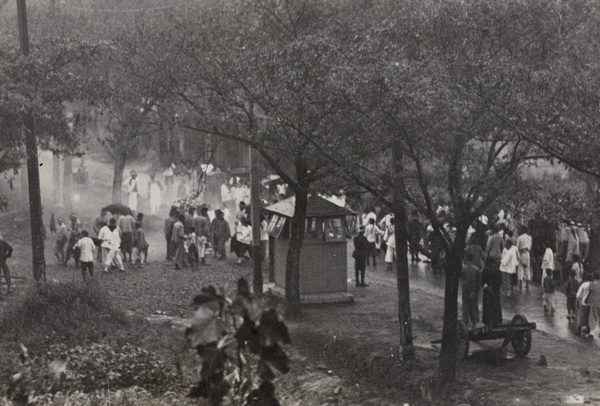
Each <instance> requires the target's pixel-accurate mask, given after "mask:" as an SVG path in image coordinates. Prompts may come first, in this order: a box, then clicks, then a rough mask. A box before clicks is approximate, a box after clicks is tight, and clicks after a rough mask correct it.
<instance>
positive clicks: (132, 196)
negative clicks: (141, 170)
mask: <svg viewBox="0 0 600 406" xmlns="http://www.w3.org/2000/svg"><path fill="white" fill-rule="evenodd" d="M130 175H131V177H130V178H129V182H127V192H128V193H129V201H128V203H129V204H128V206H129V208H130V209H131V210H133V211H137V204H138V181H137V172H136V171H135V170H132V171H131V172H130Z"/></svg>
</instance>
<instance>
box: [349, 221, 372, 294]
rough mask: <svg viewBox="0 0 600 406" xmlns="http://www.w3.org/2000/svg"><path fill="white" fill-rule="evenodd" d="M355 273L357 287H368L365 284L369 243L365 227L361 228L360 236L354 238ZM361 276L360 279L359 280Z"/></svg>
mask: <svg viewBox="0 0 600 406" xmlns="http://www.w3.org/2000/svg"><path fill="white" fill-rule="evenodd" d="M353 241H354V252H353V253H352V257H354V272H355V278H356V286H358V287H363V288H364V287H367V286H369V285H367V284H366V283H365V271H366V269H367V256H368V255H369V242H368V241H367V237H365V226H360V228H359V229H358V235H357V236H356V237H354V240H353ZM359 276H360V278H359Z"/></svg>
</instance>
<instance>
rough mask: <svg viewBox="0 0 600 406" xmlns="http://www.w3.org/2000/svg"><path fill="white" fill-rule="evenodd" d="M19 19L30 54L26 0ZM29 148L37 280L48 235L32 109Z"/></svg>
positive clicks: (27, 121) (42, 274) (41, 278)
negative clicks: (46, 232) (44, 232)
mask: <svg viewBox="0 0 600 406" xmlns="http://www.w3.org/2000/svg"><path fill="white" fill-rule="evenodd" d="M17 19H18V24H19V40H20V45H21V52H22V53H23V55H25V56H28V55H29V31H28V28H27V5H26V3H25V0H17ZM23 121H24V123H23V124H24V125H23V131H24V132H25V149H26V151H27V178H28V184H29V215H30V217H31V250H32V253H33V279H34V280H35V281H36V282H45V281H46V260H45V258H44V236H43V234H42V230H43V227H44V222H43V219H42V194H41V190H40V172H39V164H38V152H37V139H36V134H35V119H34V117H33V114H32V113H31V111H27V112H26V113H25V117H24V120H23Z"/></svg>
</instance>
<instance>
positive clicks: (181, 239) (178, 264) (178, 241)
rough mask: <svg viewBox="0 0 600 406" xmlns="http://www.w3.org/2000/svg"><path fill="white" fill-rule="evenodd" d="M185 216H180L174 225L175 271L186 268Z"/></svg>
mask: <svg viewBox="0 0 600 406" xmlns="http://www.w3.org/2000/svg"><path fill="white" fill-rule="evenodd" d="M184 223H185V216H184V215H183V214H180V215H179V218H178V219H177V221H176V222H175V224H173V233H172V234H171V242H172V243H173V245H174V247H175V258H174V260H175V269H181V268H183V266H184V259H183V255H184V243H185V226H184V225H183V224H184Z"/></svg>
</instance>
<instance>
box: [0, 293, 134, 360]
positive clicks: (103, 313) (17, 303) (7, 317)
mask: <svg viewBox="0 0 600 406" xmlns="http://www.w3.org/2000/svg"><path fill="white" fill-rule="evenodd" d="M127 322H128V321H127V319H126V317H125V314H124V313H123V312H121V311H120V310H118V309H116V308H115V307H114V306H113V304H112V303H111V302H110V300H109V298H108V296H107V293H106V292H104V291H103V290H102V288H101V287H100V286H99V285H97V284H95V283H89V284H83V283H75V282H71V283H60V284H54V283H49V284H45V285H42V286H40V287H34V288H32V289H31V290H30V291H28V292H26V294H25V295H23V296H22V297H20V298H19V299H17V300H14V301H11V302H10V303H8V304H7V307H6V309H5V312H4V314H2V316H1V324H2V330H1V331H0V338H2V339H9V340H13V341H14V342H21V343H23V344H24V345H25V346H26V347H28V348H29V350H30V351H31V352H32V353H35V352H38V351H42V350H44V349H46V348H48V346H49V345H51V344H53V343H63V344H66V345H72V346H75V345H81V344H84V343H87V342H96V341H98V340H100V339H102V338H104V337H108V336H110V335H111V334H112V333H113V332H114V330H115V329H116V328H119V327H123V326H124V325H126V324H127Z"/></svg>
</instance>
